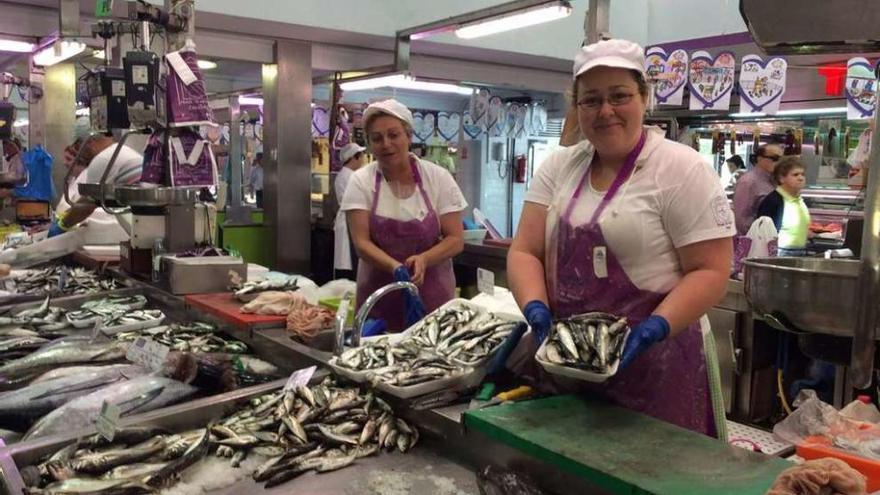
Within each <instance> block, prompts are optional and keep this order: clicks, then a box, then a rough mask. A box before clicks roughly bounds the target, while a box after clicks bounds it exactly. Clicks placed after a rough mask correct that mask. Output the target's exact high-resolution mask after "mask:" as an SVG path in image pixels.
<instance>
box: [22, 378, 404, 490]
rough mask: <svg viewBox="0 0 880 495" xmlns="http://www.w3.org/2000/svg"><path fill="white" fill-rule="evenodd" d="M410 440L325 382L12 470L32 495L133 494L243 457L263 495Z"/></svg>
mask: <svg viewBox="0 0 880 495" xmlns="http://www.w3.org/2000/svg"><path fill="white" fill-rule="evenodd" d="M418 439H419V433H418V430H417V429H416V428H415V427H414V426H411V425H409V424H407V423H406V422H405V421H403V420H402V419H400V418H398V417H396V416H395V414H394V411H393V410H392V409H391V407H390V406H389V405H388V404H387V403H385V402H384V401H383V400H382V399H380V398H379V397H375V396H373V395H372V394H369V393H367V394H362V393H360V392H359V390H358V389H356V388H351V387H346V386H343V385H340V384H338V383H337V382H336V381H334V380H333V378H330V377H328V378H326V379H325V380H324V381H323V382H322V383H321V384H318V385H312V386H302V385H300V386H296V387H292V388H291V389H288V390H285V389H281V390H278V391H277V392H273V393H269V394H266V395H263V396H260V397H256V398H254V399H251V400H250V403H249V404H248V405H247V406H245V407H242V408H240V409H239V410H237V411H236V412H235V413H233V414H231V415H229V416H227V417H225V418H224V419H222V420H220V421H219V422H216V423H213V424H209V425H205V426H204V427H203V428H201V429H197V430H192V431H187V432H184V433H179V434H171V433H169V432H165V431H162V430H157V429H153V428H146V427H141V428H134V429H128V430H121V431H118V432H116V435H115V436H114V439H113V442H112V443H109V442H106V441H105V440H104V439H103V437H98V436H96V437H92V438H89V439H87V440H85V441H82V442H79V443H75V444H71V445H70V446H68V447H65V448H63V449H61V450H60V451H58V452H56V453H55V454H53V455H52V456H50V457H49V458H48V459H46V460H45V461H43V462H41V463H39V464H37V465H34V466H27V467H24V468H23V469H22V470H21V472H22V475H23V478H24V479H25V482H26V484H28V485H29V488H28V493H31V494H49V493H68V492H75V493H81V492H87V493H126V494H134V493H146V492H150V491H154V490H158V489H161V488H165V487H168V486H170V485H173V484H174V483H175V481H176V480H178V479H180V478H181V477H182V476H181V475H182V474H183V471H184V470H186V469H187V468H189V467H191V466H194V465H196V464H197V463H199V462H206V463H207V462H216V461H217V460H218V459H216V458H221V459H222V458H229V465H230V466H231V467H232V468H244V465H243V464H242V462H243V461H244V460H245V459H247V458H251V457H252V458H254V460H255V461H257V462H251V463H249V464H248V466H250V467H248V468H247V469H248V471H247V474H249V475H251V476H252V477H253V479H254V480H255V481H257V482H259V483H264V484H265V487H266V488H269V487H273V486H276V485H280V484H282V483H285V482H288V481H290V480H293V479H295V478H296V477H297V476H299V475H301V474H304V473H307V472H309V471H316V472H318V473H322V472H327V471H334V470H337V469H341V468H344V467H346V466H349V465H351V464H353V463H355V462H357V460H358V459H360V458H362V457H366V456H371V455H375V454H377V453H379V452H380V451H381V450H383V449H388V450H391V449H397V450H399V451H401V452H407V451H409V450H410V449H411V448H412V447H413V446H414V445H415V444H416V442H417V441H418ZM211 457H214V459H211ZM187 474H189V473H187ZM77 490H78V491H77Z"/></svg>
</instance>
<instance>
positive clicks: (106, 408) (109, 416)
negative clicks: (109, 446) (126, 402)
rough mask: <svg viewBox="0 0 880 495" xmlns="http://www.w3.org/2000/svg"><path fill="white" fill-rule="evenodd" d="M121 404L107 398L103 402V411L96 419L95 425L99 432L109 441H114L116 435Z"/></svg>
mask: <svg viewBox="0 0 880 495" xmlns="http://www.w3.org/2000/svg"><path fill="white" fill-rule="evenodd" d="M119 416H120V414H119V406H115V405H113V404H111V403H109V402H107V401H106V400H105V401H104V403H103V404H101V413H100V414H98V418H97V419H96V420H95V427H96V428H97V430H98V434H100V435H101V436H102V437H104V438H106V439H107V441H108V442H112V441H113V437H114V436H115V435H116V425H117V424H118V423H119Z"/></svg>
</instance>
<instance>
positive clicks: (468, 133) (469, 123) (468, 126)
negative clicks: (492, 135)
mask: <svg viewBox="0 0 880 495" xmlns="http://www.w3.org/2000/svg"><path fill="white" fill-rule="evenodd" d="M461 130H462V131H464V136H465V139H478V138H479V137H480V134H482V133H483V129H482V128H481V127H480V126H478V125H477V124H476V123H474V119H473V117H471V111H470V110H465V111H464V115H462V117H461Z"/></svg>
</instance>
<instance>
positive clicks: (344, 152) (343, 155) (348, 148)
mask: <svg viewBox="0 0 880 495" xmlns="http://www.w3.org/2000/svg"><path fill="white" fill-rule="evenodd" d="M365 149H366V148H364V147H363V146H361V145H359V144H357V143H348V144H346V145H345V146H343V147H342V149H341V150H339V161H341V162H342V164H343V165H345V164H346V163H348V161H349V160H351V157H353V156H354V155H357V154H358V153H360V152H362V151H364V150H365Z"/></svg>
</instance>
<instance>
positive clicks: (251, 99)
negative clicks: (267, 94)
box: [238, 96, 263, 107]
mask: <svg viewBox="0 0 880 495" xmlns="http://www.w3.org/2000/svg"><path fill="white" fill-rule="evenodd" d="M238 104H239V105H257V106H260V107H261V106H263V99H262V98H260V97H259V96H239V97H238Z"/></svg>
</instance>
